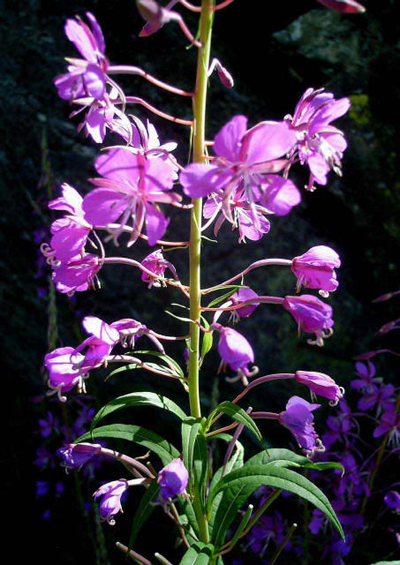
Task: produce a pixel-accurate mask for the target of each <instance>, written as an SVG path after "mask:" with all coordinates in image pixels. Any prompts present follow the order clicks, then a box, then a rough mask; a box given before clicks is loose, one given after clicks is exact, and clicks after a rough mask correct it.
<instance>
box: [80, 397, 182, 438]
mask: <svg viewBox="0 0 400 565" xmlns="http://www.w3.org/2000/svg"><path fill="white" fill-rule="evenodd" d="M133 406H154V407H155V408H162V409H163V410H167V411H169V412H172V413H173V414H175V415H176V416H178V418H179V419H181V420H183V419H184V418H186V414H185V413H184V411H183V410H182V409H181V408H180V407H179V406H178V405H177V404H175V402H173V401H172V400H170V399H169V398H167V397H166V396H162V395H161V394H157V393H155V392H132V393H130V394H125V395H124V396H119V397H118V398H114V399H113V400H111V401H110V402H109V403H108V404H106V405H105V406H103V408H101V409H100V410H99V411H98V412H97V414H96V415H95V417H94V418H93V421H92V425H91V429H92V430H93V429H94V428H95V427H96V426H97V424H98V423H99V422H100V420H102V419H103V418H105V417H106V416H108V415H109V414H112V413H113V412H116V411H117V410H121V409H122V408H130V407H133Z"/></svg>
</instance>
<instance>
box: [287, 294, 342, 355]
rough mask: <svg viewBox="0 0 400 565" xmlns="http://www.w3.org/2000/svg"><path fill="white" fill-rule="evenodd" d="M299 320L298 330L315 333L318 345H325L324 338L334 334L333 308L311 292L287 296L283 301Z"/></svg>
mask: <svg viewBox="0 0 400 565" xmlns="http://www.w3.org/2000/svg"><path fill="white" fill-rule="evenodd" d="M282 306H283V307H284V309H285V310H286V311H287V312H289V314H291V315H292V316H293V318H294V319H295V321H296V322H297V326H298V330H299V332H300V331H304V332H306V333H313V334H315V338H316V339H315V341H313V342H312V341H309V343H313V344H316V345H323V343H324V338H327V337H329V336H330V335H332V326H333V325H334V322H333V320H332V308H331V306H329V305H328V304H325V303H324V302H322V300H319V298H317V297H316V296H313V295H311V294H303V295H302V296H286V297H285V298H284V301H283V303H282Z"/></svg>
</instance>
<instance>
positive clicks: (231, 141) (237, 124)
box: [213, 116, 247, 163]
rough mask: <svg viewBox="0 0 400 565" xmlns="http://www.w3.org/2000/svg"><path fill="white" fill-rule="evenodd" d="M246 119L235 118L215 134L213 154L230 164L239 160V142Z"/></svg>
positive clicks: (243, 117)
mask: <svg viewBox="0 0 400 565" xmlns="http://www.w3.org/2000/svg"><path fill="white" fill-rule="evenodd" d="M246 129H247V118H246V117H245V116H235V117H234V118H232V119H231V120H230V121H229V122H228V123H227V124H226V125H224V127H223V128H222V129H221V130H220V131H219V133H217V135H216V136H215V139H214V146H213V149H214V152H215V153H216V154H217V155H219V156H220V157H225V158H226V159H228V160H229V161H231V162H232V163H235V162H236V161H239V160H240V148H241V141H242V138H243V136H244V134H245V133H246Z"/></svg>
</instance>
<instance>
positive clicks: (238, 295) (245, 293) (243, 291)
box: [229, 288, 259, 318]
mask: <svg viewBox="0 0 400 565" xmlns="http://www.w3.org/2000/svg"><path fill="white" fill-rule="evenodd" d="M256 298H258V294H257V293H256V292H254V290H251V288H239V290H238V291H237V292H235V294H232V296H231V297H230V299H229V300H230V301H231V303H232V304H233V305H238V304H242V303H243V302H246V301H247V300H253V299H256ZM258 306H259V304H257V303H255V304H247V305H246V306H243V307H242V308H238V309H237V310H233V312H234V313H236V314H237V315H238V316H239V318H248V317H249V316H251V314H252V313H253V312H254V310H255V309H256V308H257V307H258Z"/></svg>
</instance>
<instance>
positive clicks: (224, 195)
mask: <svg viewBox="0 0 400 565" xmlns="http://www.w3.org/2000/svg"><path fill="white" fill-rule="evenodd" d="M295 143H296V134H295V132H294V131H292V129H291V128H290V127H288V125H287V123H286V122H261V123H259V124H258V125H256V126H254V127H253V128H251V129H250V130H247V118H246V117H245V116H235V117H234V118H232V120H230V121H229V122H228V123H227V124H225V126H223V128H222V129H221V130H220V131H219V133H218V134H217V135H216V137H215V139H214V147H213V149H214V152H215V153H216V155H217V156H216V158H215V159H214V160H213V161H212V163H211V164H203V163H192V164H190V165H188V166H187V167H186V168H185V169H184V170H183V171H182V172H181V174H180V182H181V184H182V186H183V191H184V193H185V194H186V195H187V196H190V197H191V198H201V197H204V196H208V195H210V194H211V193H215V204H216V209H215V210H213V209H212V205H211V203H209V207H211V209H210V208H209V209H208V210H206V214H207V215H208V217H214V216H216V215H217V213H218V212H219V211H221V212H222V214H223V217H224V218H225V219H227V220H228V221H229V222H230V223H231V224H233V225H234V226H239V229H240V230H241V231H242V233H241V234H240V238H241V240H243V238H244V237H248V238H249V239H254V240H258V239H260V237H262V234H263V233H266V232H267V231H268V229H269V225H268V223H267V220H266V219H265V218H264V214H266V213H268V212H270V213H276V214H280V215H283V214H287V213H288V212H289V211H290V209H291V208H292V207H293V206H295V205H296V204H298V203H299V202H300V193H299V191H298V189H297V188H296V186H295V185H294V184H293V183H292V182H291V181H289V180H287V179H284V178H282V177H280V176H278V175H277V174H276V173H277V172H280V171H282V170H283V169H284V167H285V166H286V164H287V161H286V160H284V159H283V160H282V159H281V160H279V158H280V157H282V156H283V155H285V154H286V153H287V152H288V151H289V150H290V149H291V148H292V147H293V146H294V144H295ZM213 197H214V196H213ZM209 202H210V201H209ZM224 218H221V219H220V220H218V222H219V224H218V225H217V226H216V231H218V229H219V227H220V224H221V223H222V222H223V221H224ZM251 222H252V223H253V226H254V227H253V229H251Z"/></svg>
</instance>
